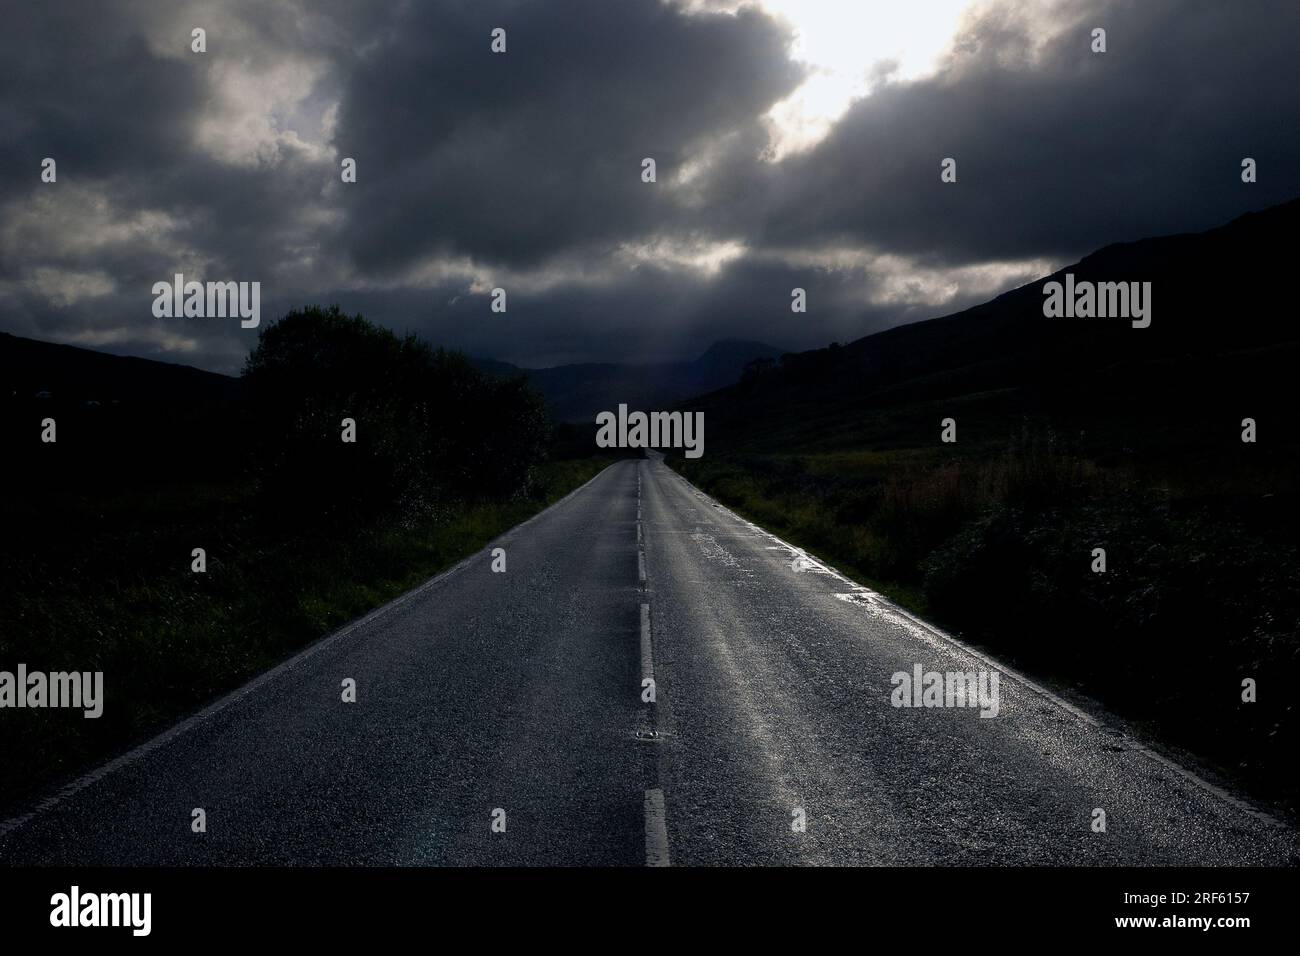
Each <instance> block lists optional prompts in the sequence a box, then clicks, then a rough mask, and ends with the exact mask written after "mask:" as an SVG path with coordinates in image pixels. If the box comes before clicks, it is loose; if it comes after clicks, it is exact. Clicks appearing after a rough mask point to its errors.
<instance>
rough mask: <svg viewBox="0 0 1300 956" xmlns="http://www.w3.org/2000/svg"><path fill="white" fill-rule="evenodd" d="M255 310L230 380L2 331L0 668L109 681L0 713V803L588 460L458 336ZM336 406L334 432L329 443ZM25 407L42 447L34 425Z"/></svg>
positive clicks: (467, 541)
mask: <svg viewBox="0 0 1300 956" xmlns="http://www.w3.org/2000/svg"><path fill="white" fill-rule="evenodd" d="M275 329H276V326H272V327H271V330H268V334H267V335H264V336H263V347H262V348H261V349H260V350H259V351H258V352H257V353H255V356H254V361H253V362H250V371H249V372H248V373H246V374H245V375H244V376H243V377H242V378H240V379H230V378H225V377H223V376H216V375H209V374H208V373H203V372H198V371H197V370H194V369H181V368H179V367H177V366H167V365H162V364H160V363H151V362H144V361H141V360H133V359H116V358H113V357H111V356H105V355H98V354H95V353H89V352H85V351H83V350H77V349H65V348H62V347H58V346H48V345H45V344H43V343H32V342H27V341H25V340H17V339H12V338H8V337H6V340H5V341H4V342H3V343H0V344H2V345H3V346H4V348H2V349H0V372H3V373H4V376H5V382H4V384H6V385H7V386H8V387H7V388H6V389H5V390H4V396H5V399H6V401H5V402H4V406H3V416H2V417H0V422H2V424H3V426H4V429H5V434H4V438H5V440H6V447H9V448H11V449H14V455H13V456H12V458H11V460H10V461H9V462H8V463H7V469H6V472H5V475H4V489H3V490H4V492H5V493H4V494H3V495H0V521H2V522H3V527H4V529H5V532H4V535H3V538H2V539H0V667H3V668H4V669H8V670H10V671H12V670H13V669H14V668H15V667H16V665H17V664H19V663H22V664H26V665H27V669H28V671H29V672H31V671H63V670H68V671H102V672H103V673H104V687H105V698H106V703H105V706H104V712H103V716H101V717H99V718H98V719H86V718H84V717H83V716H82V713H81V711H71V710H53V709H47V710H37V709H28V710H22V711H17V710H9V711H6V712H5V716H4V717H3V720H4V735H3V742H2V747H3V759H2V760H0V809H3V810H11V809H13V808H14V807H15V806H17V805H21V804H22V803H23V802H25V801H26V800H28V799H29V798H30V797H31V796H32V795H33V794H34V793H36V792H37V791H40V790H42V789H45V788H46V787H48V786H50V785H52V784H53V783H55V782H56V781H58V780H60V779H64V778H67V777H68V776H70V775H72V774H75V773H76V772H78V771H80V770H82V769H84V768H85V767H86V766H88V765H89V764H90V763H93V762H95V761H97V760H101V759H104V758H106V757H108V756H110V755H111V754H112V753H114V752H115V751H117V750H119V749H121V748H123V747H125V746H126V745H128V744H129V743H131V742H133V741H135V740H138V739H140V738H142V737H144V736H147V735H149V734H151V733H153V732H155V731H157V730H159V729H161V728H162V727H164V726H166V725H167V724H169V723H171V722H173V721H175V720H176V719H177V718H179V717H180V716H181V715H183V714H185V713H187V712H190V711H192V710H194V709H196V708H198V707H199V706H200V705H201V704H203V703H204V702H205V701H207V700H210V699H211V698H213V697H214V696H216V695H219V694H221V693H223V692H225V691H228V690H230V689H232V688H234V687H236V686H238V685H239V684H241V683H242V682H243V681H245V680H247V679H248V678H249V677H251V676H253V675H254V674H256V673H258V672H259V671H262V670H264V669H266V668H267V667H269V666H271V665H273V664H275V663H276V662H278V661H280V660H282V659H283V658H285V657H286V656H288V655H289V654H290V653H291V652H293V651H294V650H296V649H298V648H301V647H303V646H304V645H306V644H307V643H309V642H311V641H312V640H314V639H316V638H318V637H320V636H322V635H323V634H326V633H327V632H329V631H331V630H333V629H334V628H337V627H338V626H340V625H342V624H343V623H345V622H347V621H349V620H351V619H353V618H356V617H358V616H360V615H361V614H363V613H364V612H366V611H368V610H370V609H371V608H374V607H376V606H378V605H380V604H383V603H384V602H386V601H388V600H389V599H391V598H393V597H395V596H396V595H398V594H401V593H402V592H404V591H406V590H408V589H409V588H411V587H413V586H414V585H416V584H417V583H419V582H420V581H422V580H424V579H425V578H428V577H430V576H431V575H433V574H435V573H437V572H438V571H440V570H442V569H444V568H446V567H448V566H450V565H452V564H454V563H455V562H456V561H458V560H460V559H462V558H464V557H466V556H467V555H470V554H472V553H474V552H475V551H477V550H478V549H480V548H482V547H483V545H485V544H486V543H487V542H488V541H490V540H491V539H492V538H494V537H496V536H498V535H499V534H501V533H502V532H503V531H505V530H507V529H508V528H510V527H512V526H514V525H515V524H517V523H519V522H520V521H522V520H524V519H526V518H527V517H529V516H531V515H533V514H535V513H536V512H538V511H539V510H541V509H542V508H544V507H545V506H546V505H547V504H549V503H550V502H553V501H555V500H557V499H558V498H560V497H562V496H563V495H564V494H566V493H567V492H569V491H570V490H572V489H574V488H576V487H578V486H579V485H581V484H582V483H583V482H585V481H586V480H587V479H589V478H590V477H592V476H593V475H594V474H596V473H597V472H598V471H599V470H600V469H601V468H603V467H604V466H605V465H606V464H608V463H609V460H610V459H597V458H591V457H586V456H588V455H589V454H590V449H589V447H587V446H581V447H579V446H577V445H575V444H574V443H572V442H569V443H568V444H565V443H564V441H563V440H562V439H563V436H562V435H559V436H557V435H555V434H553V433H551V432H550V429H549V426H547V425H546V423H545V419H544V416H542V415H541V412H540V405H539V404H538V400H537V398H536V396H534V395H532V394H531V393H530V392H528V390H527V389H525V388H523V387H521V386H520V385H519V383H517V382H511V381H489V380H487V379H485V378H484V377H483V376H481V375H480V374H479V373H477V372H475V371H474V370H473V369H472V368H471V367H470V366H469V365H468V363H466V362H464V361H463V360H461V359H459V358H458V357H456V356H451V355H445V354H443V353H435V352H433V351H431V350H429V349H427V347H425V346H423V345H422V344H421V343H418V342H416V341H414V340H407V341H405V342H402V341H400V340H397V339H395V338H394V337H392V336H391V335H389V334H387V333H384V332H382V331H380V330H377V329H375V328H373V327H371V326H369V325H368V324H367V323H364V322H361V321H360V320H354V319H349V318H347V317H345V316H341V315H338V314H337V313H332V312H321V311H318V310H317V311H313V310H309V311H308V313H306V314H299V315H297V316H296V317H291V319H289V320H286V322H285V323H283V324H282V325H281V327H280V330H279V332H278V333H276V332H275V331H273V330H275ZM277 335H278V338H277ZM40 392H47V393H48V394H47V395H40V397H37V395H38V394H39V393H40ZM345 415H347V416H350V417H353V418H354V419H355V420H356V421H357V424H358V441H357V442H356V443H355V444H345V443H343V442H342V441H341V440H340V437H339V436H340V430H339V422H340V420H341V418H342V417H343V416H345ZM498 416H499V418H500V421H498ZM46 418H52V419H53V420H54V421H55V422H56V424H57V433H56V434H57V440H56V442H54V443H42V442H41V441H40V438H39V436H40V433H41V426H40V423H41V422H42V421H43V420H44V419H46ZM496 442H501V443H502V444H501V445H498V444H496ZM505 444H508V445H509V447H503V445H505ZM195 548H202V549H203V550H204V551H205V553H206V570H204V571H203V572H201V573H198V572H195V571H194V570H192V567H193V561H194V558H193V556H192V554H193V551H194V549H195Z"/></svg>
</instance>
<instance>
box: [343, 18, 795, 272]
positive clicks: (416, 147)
mask: <svg viewBox="0 0 1300 956" xmlns="http://www.w3.org/2000/svg"><path fill="white" fill-rule="evenodd" d="M497 26H503V27H504V28H506V30H507V52H506V53H505V54H494V53H492V52H491V50H490V48H489V44H488V37H489V35H490V33H491V31H492V30H493V29H494V28H495V27H497ZM787 42H788V37H787V36H786V35H785V33H784V31H783V30H780V29H778V28H777V26H776V25H775V24H774V23H772V22H771V21H770V20H768V19H766V18H764V17H761V16H759V15H758V14H757V13H754V12H750V11H743V12H741V13H740V15H738V16H736V17H730V16H694V17H686V16H683V15H681V13H680V12H679V11H677V10H675V9H674V8H671V7H668V6H666V5H664V4H663V3H661V2H660V0H623V2H619V3H592V2H587V0H548V2H545V3H474V4H464V5H455V4H453V5H432V4H412V5H410V6H409V7H406V8H405V9H404V11H403V12H402V14H401V16H400V18H399V19H398V21H397V22H396V23H394V24H393V25H392V29H391V30H389V31H388V32H387V34H386V36H385V37H384V38H383V39H382V40H381V41H380V43H379V44H378V45H377V46H375V47H373V48H371V49H370V50H368V51H367V53H366V54H365V55H364V56H363V57H361V58H360V59H359V61H358V62H357V63H356V64H355V65H354V66H353V68H352V69H351V70H350V71H349V73H348V74H347V76H346V78H345V80H344V84H345V89H344V94H343V99H342V104H341V107H340V112H339V124H338V132H337V134H336V135H335V137H334V141H335V144H336V146H337V149H338V152H339V153H340V155H344V156H353V157H355V158H356V159H357V163H358V168H359V176H358V182H357V184H356V187H357V188H355V189H349V190H347V192H346V199H347V203H346V206H347V210H348V219H349V226H350V228H349V235H348V240H347V241H348V244H349V248H350V249H351V251H352V253H353V255H354V257H355V258H356V260H357V261H358V263H360V264H361V265H362V267H364V268H365V269H367V270H382V269H387V268H395V267H400V266H401V265H403V264H406V263H409V262H411V261H413V260H416V259H418V258H419V257H421V256H423V255H426V254H428V253H431V252H456V253H462V254H468V255H471V256H473V257H475V258H476V259H480V260H483V261H486V262H509V263H511V264H513V265H531V264H536V263H538V262H540V261H543V260H545V259H547V258H549V257H551V256H554V255H555V254H556V253H557V252H560V251H564V250H565V249H567V248H569V247H571V246H587V245H594V246H597V247H599V246H600V245H602V244H605V245H608V244H610V243H614V242H617V241H619V240H622V239H625V238H628V237H636V236H640V235H643V234H645V233H647V232H651V231H654V230H655V229H657V228H659V227H661V226H662V225H664V224H665V223H670V222H672V221H673V219H674V218H675V217H676V215H677V214H678V210H677V208H676V203H675V198H674V196H673V194H672V192H671V190H670V188H669V187H668V186H667V185H666V184H665V182H664V180H668V179H671V178H672V177H673V176H674V174H675V173H676V172H678V171H679V170H680V169H681V167H682V164H684V163H686V162H688V161H690V160H692V159H693V158H695V156H696V155H697V153H698V152H699V151H700V150H701V149H703V148H704V147H705V146H706V144H707V143H708V142H709V141H710V140H712V139H715V138H719V137H722V136H724V135H727V134H739V135H740V136H742V137H744V138H745V139H747V140H748V141H749V142H750V143H751V144H752V145H753V149H752V150H751V154H752V155H756V154H757V151H758V148H759V147H760V146H761V141H762V130H761V127H760V125H759V122H758V120H759V117H760V116H761V115H762V114H763V113H764V112H766V111H767V109H768V108H769V107H770V106H771V105H772V104H773V103H774V102H776V101H777V100H778V99H780V98H781V97H782V96H784V95H786V94H787V93H789V92H790V91H791V90H792V89H793V88H794V87H795V85H796V84H797V83H798V81H799V79H800V76H801V73H800V71H799V70H797V69H796V68H795V67H794V66H793V65H792V64H791V63H790V62H789V61H788V60H786V57H785V47H786V44H787ZM645 157H651V158H653V159H654V160H655V161H656V164H657V166H658V178H659V180H660V182H659V183H657V184H656V186H655V188H649V187H648V186H647V185H646V184H643V183H642V182H641V179H640V172H641V161H642V159H643V158H645Z"/></svg>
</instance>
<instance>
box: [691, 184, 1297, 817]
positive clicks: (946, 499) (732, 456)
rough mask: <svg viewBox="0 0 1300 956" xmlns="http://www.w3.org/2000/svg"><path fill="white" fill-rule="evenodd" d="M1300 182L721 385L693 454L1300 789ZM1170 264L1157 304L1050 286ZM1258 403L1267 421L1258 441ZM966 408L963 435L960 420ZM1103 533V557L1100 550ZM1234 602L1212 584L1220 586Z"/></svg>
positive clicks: (987, 640) (713, 475)
mask: <svg viewBox="0 0 1300 956" xmlns="http://www.w3.org/2000/svg"><path fill="white" fill-rule="evenodd" d="M1298 226H1300V202H1290V203H1287V204H1285V205H1282V206H1278V207H1275V208H1272V209H1269V210H1266V211H1264V212H1260V213H1255V214H1252V215H1247V216H1243V217H1241V218H1239V219H1236V220H1234V221H1233V222H1231V223H1229V224H1227V225H1225V226H1223V227H1221V228H1218V229H1213V230H1210V231H1208V232H1205V233H1200V234H1196V235H1178V236H1167V237H1161V238H1154V239H1147V240H1143V241H1140V242H1132V243H1124V244H1119V245H1113V246H1108V247H1106V248H1104V249H1101V250H1099V251H1098V252H1096V253H1094V254H1092V255H1090V256H1087V257H1086V258H1084V259H1083V260H1082V261H1080V262H1078V263H1076V264H1074V265H1073V266H1070V267H1068V268H1066V269H1063V270H1061V272H1059V273H1057V274H1055V275H1054V276H1051V277H1046V278H1045V279H1044V280H1040V281H1039V282H1035V283H1032V284H1030V285H1027V286H1024V287H1022V288H1019V289H1015V290H1013V291H1011V292H1008V293H1006V294H1005V295H1002V296H999V297H998V298H996V299H994V300H992V301H990V302H988V303H985V304H983V305H980V306H977V307H975V308H972V309H968V310H966V311H963V312H960V313H957V314H955V315H949V316H945V317H943V318H938V319H934V320H932V321H928V322H920V323H917V324H914V325H908V326H902V327H899V328H895V329H891V330H889V331H886V332H882V333H879V334H876V335H871V336H868V337H866V338H863V339H859V340H857V341H855V342H852V343H850V344H848V345H845V346H832V347H830V348H826V349H819V350H815V351H812V352H804V353H800V354H796V355H787V356H783V357H782V359H781V360H780V362H778V363H774V364H773V365H772V366H771V367H770V368H767V369H762V370H760V369H758V368H755V369H751V371H750V372H749V373H748V374H747V375H746V376H745V377H744V378H743V379H742V381H741V382H740V383H738V384H737V385H735V386H731V387H728V388H726V389H722V390H719V391H717V392H714V393H712V394H709V395H705V396H702V397H699V398H697V399H695V400H693V401H691V402H689V403H687V405H688V407H690V408H694V409H699V410H703V411H704V412H705V420H706V424H707V433H708V435H709V438H708V451H707V453H706V455H705V456H704V458H702V459H700V460H698V461H683V460H681V459H680V458H678V459H675V460H673V461H672V463H673V465H674V467H677V468H679V469H680V470H682V471H683V472H684V473H685V474H686V475H687V476H688V477H689V478H690V479H691V480H692V481H694V482H695V483H697V484H699V485H700V486H702V487H704V488H705V489H706V490H708V491H709V492H710V493H711V494H713V495H715V496H717V497H718V498H720V499H721V500H722V501H723V502H724V503H726V504H728V505H729V506H731V507H733V508H735V509H736V510H738V511H740V512H741V513H743V514H744V515H745V516H747V517H749V518H751V519H752V520H754V521H756V522H757V523H759V524H760V525H762V526H764V527H766V528H768V529H770V530H772V531H774V532H776V533H777V534H780V535H782V536H783V537H785V538H786V539H787V540H790V541H792V542H794V543H796V544H799V545H801V546H803V547H806V548H807V549H808V550H809V551H810V552H812V553H813V554H815V555H817V556H819V557H821V558H823V559H825V560H827V561H829V562H830V563H831V564H833V565H835V566H836V567H838V568H839V569H840V570H842V571H844V572H845V573H847V574H849V575H851V576H853V577H855V578H856V579H858V580H859V581H862V582H864V583H866V584H868V585H870V586H872V587H874V588H876V589H877V590H882V591H885V592H886V593H888V594H890V595H891V596H892V597H894V598H895V599H896V600H899V601H901V602H902V603H904V604H906V605H908V606H909V607H911V608H912V609H913V610H915V611H917V612H919V613H921V614H923V615H924V616H926V617H927V618H928V619H930V620H933V621H936V622H938V623H940V624H942V625H943V626H945V627H946V628H948V629H949V630H951V631H953V632H955V633H957V634H959V635H960V636H962V637H963V638H964V639H966V640H968V641H970V642H972V643H975V644H978V645H981V646H983V647H985V648H987V649H988V650H990V651H991V652H993V653H994V654H995V655H996V656H997V657H999V658H1000V659H1002V660H1005V661H1008V662H1009V663H1011V664H1013V665H1015V666H1018V667H1020V668H1022V669H1024V670H1026V671H1028V672H1030V673H1032V674H1034V675H1036V676H1038V677H1039V678H1040V679H1042V680H1045V681H1047V682H1048V683H1050V684H1054V685H1055V686H1057V687H1058V688H1059V689H1062V690H1063V692H1065V693H1067V694H1069V693H1073V692H1078V693H1080V694H1082V695H1085V696H1086V697H1088V698H1093V699H1095V700H1100V701H1101V702H1102V703H1103V704H1104V705H1105V706H1106V707H1107V708H1108V709H1110V710H1111V711H1112V712H1115V713H1119V714H1121V715H1123V716H1124V717H1125V718H1127V719H1128V720H1130V721H1132V723H1133V725H1134V726H1135V727H1136V728H1137V733H1138V735H1139V736H1141V737H1144V738H1146V739H1148V740H1151V741H1154V742H1156V743H1157V744H1160V745H1163V746H1166V747H1169V748H1172V749H1174V750H1175V751H1177V750H1180V749H1185V750H1187V751H1191V752H1193V753H1194V754H1195V755H1196V756H1198V757H1200V758H1201V759H1203V760H1205V761H1209V763H1210V764H1211V765H1212V766H1213V767H1214V768H1217V772H1219V773H1221V774H1223V775H1224V776H1225V777H1227V778H1234V779H1236V781H1237V782H1238V783H1240V784H1241V785H1243V786H1245V787H1247V788H1250V789H1252V790H1254V791H1255V792H1256V793H1257V794H1259V795H1261V796H1263V797H1265V798H1267V799H1275V800H1277V801H1279V802H1280V804H1282V805H1283V806H1284V807H1286V808H1289V809H1290V810H1292V811H1295V810H1297V809H1300V774H1297V772H1296V770H1295V767H1294V764H1293V762H1291V761H1289V760H1288V759H1286V758H1285V757H1284V756H1283V755H1284V754H1287V753H1290V752H1292V751H1293V750H1294V748H1295V746H1296V744H1297V742H1300V715H1297V713H1296V711H1295V710H1294V708H1292V707H1291V706H1290V705H1289V703H1288V701H1287V700H1286V698H1285V695H1283V696H1280V697H1278V698H1275V699H1273V700H1269V701H1265V700H1264V699H1263V698H1262V697H1260V698H1259V700H1258V702H1252V703H1249V704H1247V703H1244V702H1243V701H1242V699H1241V696H1240V695H1241V681H1242V680H1243V679H1245V678H1251V679H1253V680H1256V681H1257V682H1258V685H1259V686H1261V687H1262V686H1265V684H1266V683H1267V684H1269V685H1275V686H1279V687H1282V686H1287V685H1289V681H1290V674H1291V673H1292V672H1293V670H1294V668H1295V666H1296V664H1297V663H1300V591H1297V589H1296V587H1295V581H1296V580H1297V578H1300V548H1298V547H1297V541H1300V433H1298V431H1297V427H1296V424H1295V421H1294V414H1293V409H1294V407H1295V399H1294V389H1295V384H1294V368H1295V367H1296V363H1297V360H1300V333H1297V329H1296V325H1295V322H1294V318H1293V316H1294V302H1293V301H1292V299H1291V296H1290V294H1289V290H1288V289H1287V287H1286V279H1285V277H1286V276H1287V275H1288V274H1289V266H1290V262H1289V260H1290V256H1291V252H1290V249H1291V241H1290V239H1291V237H1292V236H1293V235H1294V234H1295V232H1296V229H1297V227H1298ZM1066 273H1070V274H1072V275H1074V276H1075V278H1076V280H1079V281H1084V280H1088V281H1094V282H1100V281H1120V280H1132V281H1145V282H1151V283H1152V287H1151V302H1152V313H1151V316H1152V321H1151V325H1150V327H1149V328H1133V327H1132V326H1131V324H1130V322H1129V321H1128V320H1126V319H1095V318H1094V319H1054V318H1046V317H1045V316H1044V314H1043V301H1044V296H1043V291H1042V290H1043V284H1044V282H1045V281H1048V279H1051V280H1056V281H1061V280H1062V279H1063V276H1064V275H1065V274H1066ZM1247 418H1249V419H1253V420H1254V422H1255V427H1256V435H1255V439H1256V440H1255V441H1253V442H1247V441H1243V440H1242V437H1243V425H1242V423H1243V420H1244V419H1247ZM945 419H952V420H953V421H954V422H955V438H956V440H955V441H954V442H944V441H943V440H942V436H941V422H943V421H944V420H945ZM1098 549H1099V550H1100V553H1104V561H1105V564H1104V566H1102V567H1099V566H1098V564H1097V560H1098V558H1097V555H1098V553H1099V550H1098ZM1207 598H1208V599H1207Z"/></svg>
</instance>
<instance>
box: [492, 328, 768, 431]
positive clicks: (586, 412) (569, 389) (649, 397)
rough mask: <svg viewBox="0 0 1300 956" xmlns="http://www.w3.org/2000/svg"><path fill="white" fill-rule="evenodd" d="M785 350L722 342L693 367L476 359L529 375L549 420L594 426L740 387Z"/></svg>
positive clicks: (503, 371)
mask: <svg viewBox="0 0 1300 956" xmlns="http://www.w3.org/2000/svg"><path fill="white" fill-rule="evenodd" d="M781 354H782V353H781V350H780V349H778V348H775V347H773V346H771V345H766V344H764V343H762V342H751V341H745V340H742V339H723V340H720V341H718V342H714V343H713V344H712V345H711V346H709V348H708V349H707V350H705V352H704V353H703V354H702V355H700V356H699V357H698V358H696V359H693V360H692V361H689V362H660V363H654V364H647V365H631V364H618V363H582V364H576V365H557V366H554V367H553V368H538V369H524V368H520V367H519V366H516V365H511V364H509V363H508V362H498V361H495V360H492V359H473V360H472V361H473V362H474V364H475V365H476V366H477V367H478V368H479V369H480V370H482V371H483V372H486V373H487V374H489V375H502V376H504V375H517V374H523V375H526V376H527V377H528V379H529V381H531V382H532V383H533V384H534V385H535V386H536V387H537V389H538V391H540V392H541V393H542V395H543V396H545V398H546V401H547V405H548V407H549V408H550V412H551V416H552V418H554V419H555V420H556V421H562V422H580V421H586V422H592V421H594V420H595V417H596V415H597V413H599V412H602V411H607V410H613V409H614V408H616V407H617V406H618V404H619V403H620V402H625V403H627V404H628V405H629V406H631V407H634V408H641V409H643V410H650V409H666V408H671V407H673V406H675V405H678V404H680V403H681V402H682V401H684V400H685V399H687V398H689V397H690V396H692V395H698V394H700V393H702V392H709V391H713V390H714V389H718V388H722V387H724V386H726V385H730V384H732V383H733V382H736V381H739V379H740V376H741V374H742V373H743V372H744V370H745V366H746V365H748V364H749V363H750V362H753V361H755V360H757V359H771V360H775V359H776V358H778V357H779V356H780V355H781Z"/></svg>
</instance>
